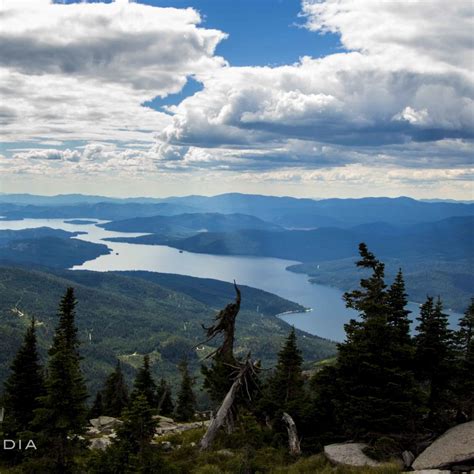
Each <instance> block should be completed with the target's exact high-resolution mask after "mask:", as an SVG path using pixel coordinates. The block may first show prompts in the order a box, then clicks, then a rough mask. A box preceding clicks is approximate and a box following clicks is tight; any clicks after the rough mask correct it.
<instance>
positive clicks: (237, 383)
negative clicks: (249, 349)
mask: <svg viewBox="0 0 474 474" xmlns="http://www.w3.org/2000/svg"><path fill="white" fill-rule="evenodd" d="M258 366H259V363H258V362H252V360H251V359H250V354H249V355H248V356H247V359H246V361H245V362H244V363H242V364H241V366H240V369H239V372H238V374H237V376H236V377H235V380H234V383H233V384H232V386H231V387H230V389H229V391H228V392H227V395H226V396H225V397H224V400H223V402H222V404H221V406H220V407H219V410H217V414H216V416H215V418H213V419H212V420H211V424H210V425H209V427H208V429H207V431H206V434H205V435H204V436H203V438H202V439H201V443H200V445H201V451H203V450H206V449H208V448H209V447H210V446H211V444H212V443H213V441H214V438H215V437H216V435H217V432H218V431H219V428H221V427H222V426H223V425H224V424H225V423H226V422H227V420H228V418H229V416H230V415H231V413H232V408H233V406H234V402H235V398H236V395H237V393H238V391H239V390H240V389H241V388H244V387H245V389H246V391H247V395H248V396H249V397H250V392H249V385H250V383H251V378H252V377H253V376H254V375H256V373H257V370H258Z"/></svg>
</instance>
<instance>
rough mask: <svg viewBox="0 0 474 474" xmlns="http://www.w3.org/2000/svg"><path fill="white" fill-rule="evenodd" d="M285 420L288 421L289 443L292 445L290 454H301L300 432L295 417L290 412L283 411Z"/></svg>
mask: <svg viewBox="0 0 474 474" xmlns="http://www.w3.org/2000/svg"><path fill="white" fill-rule="evenodd" d="M282 418H283V421H284V422H285V423H286V429H287V431H288V445H289V447H290V454H292V455H293V456H299V455H300V454H301V447H300V440H299V439H298V432H297V430H296V424H295V422H294V420H293V418H292V417H291V416H290V415H288V413H286V412H283V417H282Z"/></svg>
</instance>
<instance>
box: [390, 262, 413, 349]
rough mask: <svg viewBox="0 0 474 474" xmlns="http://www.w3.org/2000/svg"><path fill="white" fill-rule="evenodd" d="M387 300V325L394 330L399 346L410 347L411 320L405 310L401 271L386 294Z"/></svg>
mask: <svg viewBox="0 0 474 474" xmlns="http://www.w3.org/2000/svg"><path fill="white" fill-rule="evenodd" d="M387 298H388V301H387V303H388V306H389V309H390V311H389V313H388V323H389V324H390V325H391V326H392V327H393V328H394V329H395V331H394V336H395V337H397V338H398V340H399V343H400V344H408V345H412V343H411V342H412V341H411V338H410V323H411V320H410V319H409V318H408V316H409V314H410V313H411V311H410V310H408V309H406V305H407V303H408V300H407V294H406V293H405V281H404V279H403V273H402V270H401V269H399V271H398V273H397V276H396V277H395V280H394V282H393V283H392V285H391V286H390V288H389V290H388V292H387Z"/></svg>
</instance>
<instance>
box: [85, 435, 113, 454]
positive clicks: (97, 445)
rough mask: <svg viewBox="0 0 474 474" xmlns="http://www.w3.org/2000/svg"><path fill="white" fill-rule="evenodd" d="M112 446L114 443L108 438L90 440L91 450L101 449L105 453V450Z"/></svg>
mask: <svg viewBox="0 0 474 474" xmlns="http://www.w3.org/2000/svg"><path fill="white" fill-rule="evenodd" d="M111 444H112V441H110V439H109V438H107V437H103V438H92V439H91V440H90V445H89V448H90V449H100V450H101V451H103V450H104V449H106V448H107V447H108V446H110V445H111Z"/></svg>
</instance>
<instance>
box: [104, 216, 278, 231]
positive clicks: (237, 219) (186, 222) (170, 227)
mask: <svg viewBox="0 0 474 474" xmlns="http://www.w3.org/2000/svg"><path fill="white" fill-rule="evenodd" d="M99 227H103V228H104V229H107V230H113V231H119V232H150V233H160V234H169V233H173V234H174V233H190V232H194V233H195V232H202V231H206V232H224V231H226V232H227V231H235V230H242V229H261V230H283V229H282V228H281V227H280V226H278V225H276V224H272V223H270V222H265V221H263V220H261V219H259V218H258V217H254V216H249V215H246V214H218V213H215V212H213V213H210V212H206V213H199V214H196V213H194V214H178V215H175V216H152V217H135V218H133V219H125V220H119V221H112V222H107V223H105V224H99Z"/></svg>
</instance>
